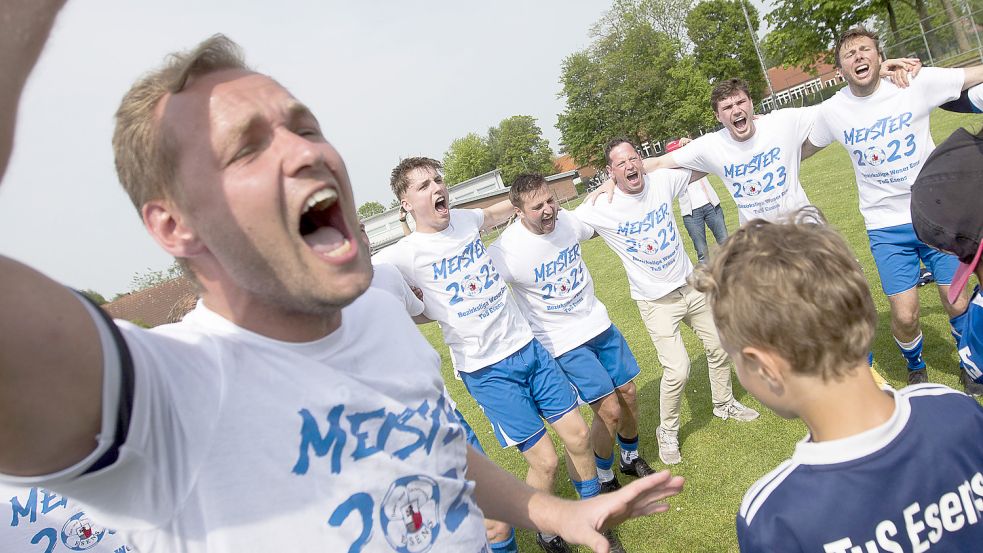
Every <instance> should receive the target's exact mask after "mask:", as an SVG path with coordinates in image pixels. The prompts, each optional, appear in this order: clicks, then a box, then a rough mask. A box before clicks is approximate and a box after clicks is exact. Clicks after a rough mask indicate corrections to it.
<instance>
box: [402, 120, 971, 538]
mask: <svg viewBox="0 0 983 553" xmlns="http://www.w3.org/2000/svg"><path fill="white" fill-rule="evenodd" d="M981 123H983V116H978V115H972V116H967V115H958V114H951V113H948V112H944V111H940V110H937V111H936V112H935V113H934V114H933V116H932V134H933V136H934V138H935V141H936V143H938V142H941V141H942V140H944V139H945V137H947V136H948V135H949V134H950V133H951V132H952V131H953V130H955V129H956V128H957V127H959V126H965V127H967V128H969V129H970V130H971V131H977V130H979V128H980V125H981ZM801 173H802V174H801V181H802V184H803V186H804V187H805V190H806V193H807V194H808V196H809V199H810V200H811V201H812V202H813V203H814V204H816V205H817V206H819V207H820V208H821V209H822V210H823V212H824V213H825V214H826V216H827V218H828V219H829V221H830V222H831V224H832V225H834V226H835V227H836V228H837V229H838V230H839V231H840V232H842V233H843V234H844V235H845V236H846V238H847V240H848V242H849V243H850V244H851V246H852V247H853V250H854V251H855V253H856V256H857V258H858V259H859V260H860V262H861V264H862V265H863V267H864V270H865V271H866V273H867V275H868V278H869V281H870V286H871V290H872V291H873V296H874V300H875V302H876V304H877V310H878V313H879V323H878V328H877V336H876V339H875V343H874V355H875V359H876V361H875V364H876V366H877V368H878V370H879V371H880V372H881V373H882V374H883V375H884V376H885V377H886V378H887V379H888V380H889V381H890V382H891V384H893V385H895V386H903V385H904V384H905V374H906V373H905V367H904V363H903V361H902V359H901V356H900V354H899V352H898V350H897V347H896V346H895V344H894V341H893V339H892V337H891V334H890V327H889V325H890V314H889V310H888V302H887V299H886V298H885V296H884V294H883V293H882V292H881V289H880V280H879V279H878V277H877V271H876V269H875V268H874V262H873V258H872V257H871V254H870V250H869V249H868V245H867V236H866V233H865V232H864V225H863V219H862V218H861V216H860V212H859V210H858V209H857V189H856V186H855V185H854V176H853V175H854V174H853V168H852V165H851V164H850V159H849V157H848V155H847V153H846V151H845V150H844V149H843V148H842V147H841V146H839V145H838V144H834V145H832V146H830V147H829V148H826V149H825V150H823V151H822V152H820V153H818V154H816V155H815V156H813V157H812V158H810V159H808V160H806V161H805V162H804V163H803V165H802V171H801ZM712 180H713V185H714V186H715V187H716V190H717V193H718V195H719V196H720V197H721V198H722V199H723V205H724V211H725V213H726V218H727V225H728V229H730V230H731V231H733V230H734V229H735V228H736V226H737V212H736V208H735V206H734V202H733V200H732V199H730V196H729V194H728V193H727V192H726V191H725V190H724V189H723V186H722V184H721V182H720V180H719V179H716V178H712ZM573 205H574V204H571V205H568V206H567V207H573ZM676 211H677V212H676V217H677V223H678V225H677V227H678V228H679V229H683V228H684V227H683V225H682V220H681V218H680V216H679V213H678V206H676ZM683 234H684V235H685V233H683ZM710 242H711V244H712V242H713V240H712V238H711V239H710ZM684 243H685V244H686V247H687V252H688V253H689V255H690V258H691V259H693V260H695V259H696V255H695V252H694V251H693V248H692V244H691V243H690V242H689V236H688V235H686V237H685V238H684ZM711 248H712V246H711ZM583 251H584V258H585V260H586V262H587V265H588V267H589V268H590V271H591V273H592V274H593V277H594V281H595V283H596V286H597V289H598V296H599V297H600V299H601V300H602V301H603V302H604V304H605V305H606V306H607V308H608V312H609V313H610V315H611V319H612V320H613V321H614V323H615V324H616V325H617V326H618V328H619V329H621V331H622V333H624V335H625V338H626V339H627V340H628V343H629V344H630V346H631V348H632V351H633V352H634V353H635V356H636V357H637V359H638V362H639V364H640V365H641V367H642V373H641V375H639V377H638V379H637V380H636V383H637V385H638V398H639V405H640V409H641V418H640V425H641V430H640V436H641V437H640V441H641V446H640V451H641V453H642V455H643V456H644V457H645V458H646V459H647V460H648V461H649V462H650V463H651V464H652V466H653V467H656V468H657V469H662V468H665V467H664V466H663V465H662V464H661V463H660V462H659V459H658V454H657V452H658V449H657V446H656V441H655V428H656V426H657V425H658V420H659V418H658V405H659V404H658V397H659V379H660V377H661V376H662V367H661V365H660V364H659V362H658V360H657V357H656V354H655V350H654V348H653V346H652V342H651V340H650V339H649V337H648V334H647V333H646V331H645V328H644V327H643V325H642V322H641V320H640V319H639V315H638V310H637V308H636V306H635V303H634V302H633V301H632V300H631V299H630V298H629V295H628V281H627V279H626V277H625V272H624V270H623V269H622V266H621V263H620V261H619V260H618V258H617V257H616V256H615V255H614V254H613V253H612V252H611V251H610V250H609V249H608V248H607V246H606V245H605V244H604V243H603V242H602V241H601V240H591V241H589V242H587V243H585V244H584V246H583ZM711 251H712V250H711ZM711 254H712V253H711ZM920 294H921V305H922V319H921V321H922V330H923V332H924V334H925V360H926V362H927V363H928V367H929V378H930V380H931V381H933V382H941V383H943V384H947V385H949V386H952V387H955V388H957V389H961V387H960V385H959V379H958V378H959V373H958V370H959V368H958V364H957V357H956V353H955V348H954V347H953V342H952V339H951V337H950V335H949V325H948V319H947V317H946V314H945V312H944V311H943V310H942V307H941V306H940V305H939V298H938V292H937V288H936V287H935V285H929V286H926V287H924V288H922V289H921V292H920ZM421 330H422V331H423V333H424V335H425V336H426V337H427V338H428V340H430V342H431V343H432V344H433V346H434V347H435V348H436V349H437V351H439V352H440V353H441V356H442V359H443V373H444V378H445V380H446V382H447V387H448V388H449V389H450V391H451V394H452V395H453V397H454V398H455V400H456V401H457V402H458V405H459V408H460V410H461V412H463V413H464V415H465V417H466V418H467V419H468V420H469V421H470V423H471V425H472V426H473V427H474V430H475V432H476V433H477V434H478V436H479V439H480V440H481V443H482V444H483V445H484V447H485V449H486V451H487V452H488V454H489V456H490V457H491V458H492V459H493V460H494V461H495V462H496V463H498V464H499V465H500V466H502V467H505V468H506V469H507V470H509V471H510V472H512V473H513V474H515V475H516V476H518V477H520V478H522V477H524V475H525V464H524V461H523V460H522V458H521V456H520V455H519V453H518V452H517V451H515V449H514V448H510V449H508V450H502V449H501V448H500V447H499V446H498V443H497V441H496V440H495V437H494V435H493V434H492V431H491V427H490V426H489V425H488V422H487V420H486V419H485V418H484V416H483V415H482V413H481V411H480V410H479V409H478V407H477V405H476V404H475V402H474V400H473V399H471V397H470V396H469V395H468V393H467V391H466V390H465V389H464V386H463V385H462V384H461V382H460V381H459V380H455V379H454V376H453V373H452V371H451V366H450V360H449V357H448V355H447V348H446V346H445V345H444V343H443V339H442V338H441V336H440V330H439V329H438V328H437V326H436V324H429V325H426V326H423V327H421ZM683 336H684V339H685V342H686V347H687V350H688V351H689V352H690V355H691V357H690V361H691V364H692V368H691V377H690V381H689V383H688V384H687V386H686V392H685V396H684V399H683V406H682V420H681V429H680V433H679V439H680V448H681V451H682V454H683V462H682V463H681V464H679V465H676V466H675V467H673V469H672V470H673V473H675V474H679V475H682V476H684V477H686V488H685V490H684V491H683V493H682V494H680V495H679V496H677V497H674V498H672V499H671V500H670V505H671V508H670V510H669V512H667V513H665V514H661V515H656V516H653V517H648V518H645V519H637V520H634V521H631V522H628V523H626V524H624V525H622V526H621V527H620V528H619V530H618V534H619V536H620V538H621V540H622V542H623V543H624V545H625V548H626V549H627V550H628V551H629V552H632V553H640V552H670V551H671V552H700V551H714V552H717V551H737V537H736V534H735V531H734V516H735V514H736V512H737V509H738V506H739V505H740V501H741V498H742V497H743V495H744V491H745V490H746V489H747V488H748V486H750V485H751V484H752V483H753V482H754V481H755V480H757V479H758V478H759V477H760V476H762V475H763V474H765V473H766V472H768V471H770V470H771V469H772V468H774V467H775V465H777V464H778V463H779V462H781V461H783V460H784V459H786V458H788V457H789V455H790V454H791V453H792V450H793V448H794V445H795V443H796V442H797V441H798V440H799V439H801V438H802V436H803V435H804V434H805V433H806V430H805V426H804V425H803V424H802V423H801V422H799V421H787V420H783V419H781V418H779V417H777V416H776V415H774V414H773V413H771V412H770V411H768V410H767V409H765V408H764V407H763V406H762V405H761V404H759V403H758V402H757V401H756V400H755V399H754V398H752V397H751V396H750V395H748V394H747V393H746V392H745V391H744V390H743V389H742V388H741V387H740V384H738V382H737V378H736V376H735V377H734V393H735V395H736V396H737V398H738V400H740V401H741V402H743V403H745V404H747V405H750V406H752V407H754V408H755V409H758V410H759V411H761V413H762V416H761V418H760V419H759V420H757V421H755V422H752V423H737V422H733V421H723V420H720V419H717V418H715V417H714V416H713V415H712V414H711V413H710V409H711V403H710V390H709V380H708V377H707V362H706V358H705V357H704V355H703V351H702V345H701V343H700V342H699V340H698V339H697V338H696V336H695V335H694V334H693V333H692V332H690V331H689V329H688V328H684V330H683ZM582 411H583V414H584V417H585V418H586V419H587V420H588V422H589V421H590V420H591V419H590V417H591V411H590V409H589V408H588V407H586V406H585V407H583V408H582ZM622 480H623V481H624V480H625V477H622ZM556 489H557V493H558V494H559V495H561V496H563V497H568V498H574V497H576V495H575V493H574V491H573V488H572V486H571V485H570V482H569V480H568V479H567V478H566V470H565V467H561V469H560V470H559V471H558V477H557V486H556ZM517 535H518V540H519V548H520V551H528V552H532V551H538V550H539V548H538V547H537V546H536V544H535V540H534V538H533V536H532V534H531V533H530V532H526V531H518V532H517Z"/></svg>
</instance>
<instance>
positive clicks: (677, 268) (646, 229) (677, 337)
mask: <svg viewBox="0 0 983 553" xmlns="http://www.w3.org/2000/svg"><path fill="white" fill-rule="evenodd" d="M604 157H605V159H606V160H607V162H608V166H607V170H608V173H609V174H611V175H612V177H613V179H614V182H615V184H616V186H617V189H616V190H615V192H614V199H613V200H612V202H611V203H603V202H602V203H600V204H598V205H592V204H590V203H589V202H584V203H583V204H581V205H580V206H579V207H578V208H577V209H576V211H575V214H576V215H577V218H578V219H580V220H581V221H583V222H584V223H585V224H587V225H589V226H590V227H592V228H593V229H594V230H595V231H596V232H597V233H598V234H599V235H600V236H601V238H603V239H604V241H605V242H606V243H607V245H608V247H610V248H611V249H612V250H613V251H614V252H615V253H616V254H618V257H620V258H621V262H622V264H623V265H624V267H625V272H626V273H627V274H628V282H629V284H630V286H631V297H632V299H634V300H635V302H636V303H637V304H638V309H639V312H640V313H641V316H642V321H643V322H644V323H645V327H646V328H647V329H648V332H649V335H650V336H651V338H652V343H653V344H654V345H655V349H656V351H657V352H658V355H659V362H660V363H662V367H663V370H664V372H663V375H662V381H661V383H660V384H659V392H660V393H659V418H660V424H659V427H658V428H657V429H656V438H657V440H658V444H659V458H660V459H662V462H663V463H666V464H667V465H671V464H676V463H679V462H680V461H681V460H682V456H681V454H680V452H679V410H680V404H681V402H682V396H683V389H684V388H685V386H686V382H687V380H688V379H689V368H690V363H689V354H687V353H686V347H685V345H684V344H683V337H682V335H681V334H680V333H679V324H680V322H685V323H686V324H687V325H689V326H690V328H692V329H693V331H694V332H695V333H696V334H697V336H699V337H700V339H701V340H702V341H703V345H704V347H705V349H706V354H707V364H708V365H709V370H710V393H711V397H712V400H713V414H714V415H715V416H717V417H719V418H722V419H725V420H726V419H728V418H730V419H734V420H738V421H751V420H754V419H756V418H757V417H758V413H757V411H755V410H754V409H751V408H750V407H746V406H744V405H742V404H741V403H740V402H739V401H737V400H736V399H735V398H734V393H733V391H732V390H731V377H730V363H729V360H728V359H727V354H726V353H725V352H724V350H723V348H722V347H721V345H720V338H719V337H718V336H717V329H716V327H714V324H713V316H712V314H711V313H710V308H709V306H708V305H707V302H706V298H705V297H704V295H703V294H701V293H699V292H697V291H695V290H693V288H691V287H690V286H689V285H688V284H687V283H686V279H687V278H688V277H689V275H690V274H691V273H692V272H693V263H692V262H690V260H689V257H688V256H687V255H686V252H685V251H683V242H682V240H681V239H680V237H679V233H678V232H677V231H676V226H675V223H674V221H673V215H672V203H673V200H674V199H675V198H676V197H677V196H679V195H680V194H682V193H683V192H684V191H685V190H686V187H687V185H688V184H689V183H690V181H691V180H693V179H694V178H696V177H697V176H694V175H693V174H692V173H691V172H690V171H681V170H678V169H659V170H656V171H654V172H651V173H648V174H643V173H642V160H641V158H640V156H639V155H638V151H637V150H636V148H635V146H634V145H632V143H631V142H629V141H628V140H627V139H626V138H616V139H614V140H611V141H610V142H608V144H607V146H606V147H605V149H604ZM699 176H702V175H699Z"/></svg>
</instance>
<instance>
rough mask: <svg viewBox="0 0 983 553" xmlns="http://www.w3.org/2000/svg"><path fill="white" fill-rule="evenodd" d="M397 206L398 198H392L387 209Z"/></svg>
mask: <svg viewBox="0 0 983 553" xmlns="http://www.w3.org/2000/svg"><path fill="white" fill-rule="evenodd" d="M397 207H399V198H393V201H391V202H389V209H396V208H397Z"/></svg>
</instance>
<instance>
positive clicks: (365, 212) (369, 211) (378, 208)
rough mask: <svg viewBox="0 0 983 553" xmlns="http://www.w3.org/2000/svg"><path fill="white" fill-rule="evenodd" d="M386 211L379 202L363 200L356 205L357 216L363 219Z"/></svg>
mask: <svg viewBox="0 0 983 553" xmlns="http://www.w3.org/2000/svg"><path fill="white" fill-rule="evenodd" d="M384 211H386V208H385V207H382V204H380V203H379V202H365V203H364V204H362V205H360V206H359V207H358V218H359V219H365V218H368V217H371V216H373V215H378V214H380V213H383V212H384Z"/></svg>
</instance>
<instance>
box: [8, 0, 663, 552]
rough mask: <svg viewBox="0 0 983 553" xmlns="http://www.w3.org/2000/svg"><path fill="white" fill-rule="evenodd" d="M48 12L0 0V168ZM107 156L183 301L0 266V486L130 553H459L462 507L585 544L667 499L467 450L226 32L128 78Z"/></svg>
mask: <svg viewBox="0 0 983 553" xmlns="http://www.w3.org/2000/svg"><path fill="white" fill-rule="evenodd" d="M61 4H62V2H60V1H50V0H8V1H7V2H4V3H2V4H0V20H3V21H4V22H5V26H9V29H10V30H11V32H4V33H0V73H2V74H3V75H4V76H5V78H4V79H3V80H2V81H0V174H2V173H3V171H4V170H5V169H6V163H7V159H8V157H9V151H10V142H11V137H12V136H13V129H14V116H15V114H16V108H17V102H18V99H19V96H20V93H21V90H22V89H23V86H24V82H25V81H26V79H27V76H28V74H29V73H30V70H31V68H32V67H33V66H34V64H35V62H36V61H37V58H38V56H39V55H40V51H41V49H42V47H43V44H44V42H45V39H46V37H47V35H48V33H49V31H50V29H51V27H52V25H53V22H54V20H55V17H56V15H57V13H58V10H59V9H60V7H61ZM114 146H115V152H116V162H117V167H118V172H119V174H120V178H121V180H122V182H123V184H124V186H125V187H126V189H127V191H128V192H129V193H130V195H131V199H132V200H133V202H134V204H135V205H136V207H137V208H138V210H139V211H140V214H141V216H142V219H143V222H144V225H145V226H146V227H147V229H148V231H149V232H150V233H151V235H152V236H153V238H154V239H155V240H156V241H157V242H158V244H160V245H161V246H162V247H163V248H164V249H165V250H166V251H167V252H168V253H170V254H172V255H174V256H175V257H177V258H180V259H182V260H184V261H185V266H186V267H187V268H188V270H190V271H191V272H192V273H193V274H194V276H195V277H196V279H197V281H198V283H199V284H200V287H201V290H200V292H201V294H200V297H201V301H200V302H199V303H198V305H197V307H196V308H195V309H194V310H193V311H192V312H191V313H189V314H188V315H187V316H186V317H185V318H184V320H183V321H182V322H180V323H176V324H171V325H164V326H161V327H158V328H156V329H152V330H145V329H142V328H139V327H137V326H135V325H132V324H128V323H126V322H123V321H117V322H113V321H111V320H109V318H108V317H107V316H106V315H105V313H103V312H102V311H101V310H100V309H99V308H98V307H96V306H94V305H92V304H90V303H87V302H86V301H85V300H84V299H83V297H82V296H81V295H80V294H76V293H73V292H72V291H70V290H68V289H66V288H64V287H63V286H61V285H59V284H58V283H56V282H54V281H52V280H50V279H48V278H47V277H45V276H44V275H42V274H40V273H38V272H37V271H35V270H33V269H31V268H30V267H27V266H26V265H23V264H22V263H19V262H17V261H14V260H12V259H9V258H7V257H3V256H0V383H2V385H0V443H2V444H3V447H0V473H3V474H2V479H3V480H4V481H5V482H7V483H14V484H16V485H20V486H39V487H43V488H45V489H49V490H55V491H57V492H58V493H60V494H66V495H68V496H69V497H71V498H73V499H76V500H78V501H80V502H81V503H83V504H85V506H86V513H87V514H89V515H91V516H92V517H93V519H94V520H98V521H100V523H104V524H106V525H108V526H110V527H113V528H116V529H117V530H118V531H120V532H121V533H122V534H123V537H124V539H125V540H126V542H127V543H128V544H130V545H133V546H134V548H135V549H136V550H139V551H141V552H142V553H155V552H173V551H182V552H188V553H199V552H205V551H207V552H209V553H216V552H217V553H224V552H242V551H277V550H281V549H283V550H295V551H357V550H363V549H371V550H381V549H393V550H407V549H408V548H414V549H417V548H418V550H421V551H422V550H423V549H424V548H432V549H433V550H445V551H482V550H484V549H485V548H486V547H487V541H486V539H485V530H484V527H483V525H482V522H481V514H482V509H483V510H484V512H485V514H487V515H488V516H489V517H493V518H497V519H502V520H505V521H508V522H511V523H513V524H516V525H519V526H524V527H538V528H541V529H543V530H545V531H552V532H555V533H557V534H562V535H563V536H564V537H566V538H567V539H570V540H571V541H574V542H579V543H588V544H590V545H591V547H594V548H595V549H603V548H605V547H607V542H606V540H605V539H604V536H602V535H601V534H600V531H603V530H604V528H605V527H606V526H607V525H613V524H617V523H618V522H620V521H622V520H624V519H625V518H628V517H631V516H635V515H638V514H643V513H648V512H654V511H656V510H664V509H665V506H657V505H655V504H653V503H652V502H653V501H655V500H657V499H658V498H660V497H665V496H668V495H672V494H674V493H676V492H678V490H679V489H680V487H681V481H679V480H670V479H669V477H668V474H665V473H662V474H660V475H655V476H652V477H649V478H647V479H642V480H639V481H636V482H632V483H631V484H630V485H629V486H625V488H624V489H622V490H619V491H618V492H616V493H615V494H608V495H605V496H604V497H603V498H597V499H594V500H592V501H585V502H567V501H562V500H559V499H557V498H554V497H551V496H549V495H547V494H544V493H541V492H536V491H534V490H532V489H531V488H529V487H528V486H525V485H523V484H522V483H520V482H518V481H517V480H516V479H515V478H514V477H512V476H511V475H509V474H508V473H505V472H504V471H502V470H501V469H498V468H497V467H496V466H495V465H494V464H492V463H491V462H489V461H488V460H487V459H485V458H484V457H482V456H481V455H479V454H477V453H475V452H474V451H472V450H469V449H468V448H467V446H466V445H465V442H464V436H463V435H464V432H463V430H462V428H461V425H460V423H459V422H458V421H457V419H456V417H455V416H454V413H453V410H452V409H451V408H450V404H449V403H448V402H447V401H446V398H445V397H444V394H443V381H442V379H441V376H440V372H439V366H440V360H439V356H438V355H437V353H436V352H435V351H433V349H432V348H430V347H429V345H428V344H427V343H426V340H424V339H423V338H422V337H421V336H420V333H419V332H417V330H416V329H415V328H414V326H413V324H412V322H411V321H410V319H409V317H408V316H407V315H406V313H405V311H404V310H403V308H402V307H401V306H399V305H398V304H397V303H396V301H395V300H394V299H393V298H392V297H390V295H389V294H387V293H386V292H382V291H377V290H368V291H367V290H366V289H367V287H368V286H369V282H370V279H371V276H372V271H371V266H370V264H369V255H368V248H366V247H365V246H364V245H363V244H361V241H360V240H359V239H358V226H357V224H358V220H357V218H356V215H355V204H354V200H353V198H352V189H351V184H350V182H349V179H348V174H347V171H346V170H345V165H344V162H343V161H342V159H341V156H340V155H339V154H338V152H337V151H336V150H335V149H334V148H333V147H332V146H331V145H330V144H329V143H328V141H327V140H326V139H325V137H324V136H323V134H322V133H321V130H320V126H319V124H318V121H317V119H316V118H315V117H314V115H313V114H312V113H311V112H310V110H308V109H307V108H306V107H305V106H304V105H303V104H302V103H301V102H299V101H298V100H297V99H296V98H294V97H293V96H292V95H291V94H290V93H289V92H288V91H287V90H286V89H285V88H284V87H283V86H281V85H280V84H279V83H277V82H276V81H274V80H273V79H272V78H270V77H268V76H266V75H262V74H259V73H256V72H254V71H252V70H250V69H249V68H248V66H246V65H245V63H244V62H243V61H242V56H241V53H240V52H239V48H238V46H237V45H236V44H235V43H233V42H232V41H230V40H229V39H227V38H225V37H222V36H215V37H212V38H210V39H208V40H206V41H205V42H203V43H202V44H201V45H199V47H197V48H196V49H194V50H192V51H190V52H182V53H178V54H175V55H172V56H170V57H169V58H168V59H167V61H166V63H165V65H164V66H163V67H162V68H161V69H159V70H158V71H155V72H152V73H148V74H147V75H145V76H144V77H142V78H141V79H140V80H139V81H138V82H137V83H136V84H135V85H134V86H133V88H131V90H130V92H129V93H128V94H127V95H126V97H125V98H124V100H123V103H122V105H121V107H120V110H119V112H118V114H117V128H116V132H115V134H114ZM38 397H44V398H45V400H46V401H47V402H49V405H52V406H55V407H56V408H52V409H44V410H37V409H34V407H36V402H37V398H38ZM27 412H30V413H32V416H30V417H25V416H24V413H27ZM478 503H480V504H481V507H482V509H479V507H478Z"/></svg>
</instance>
